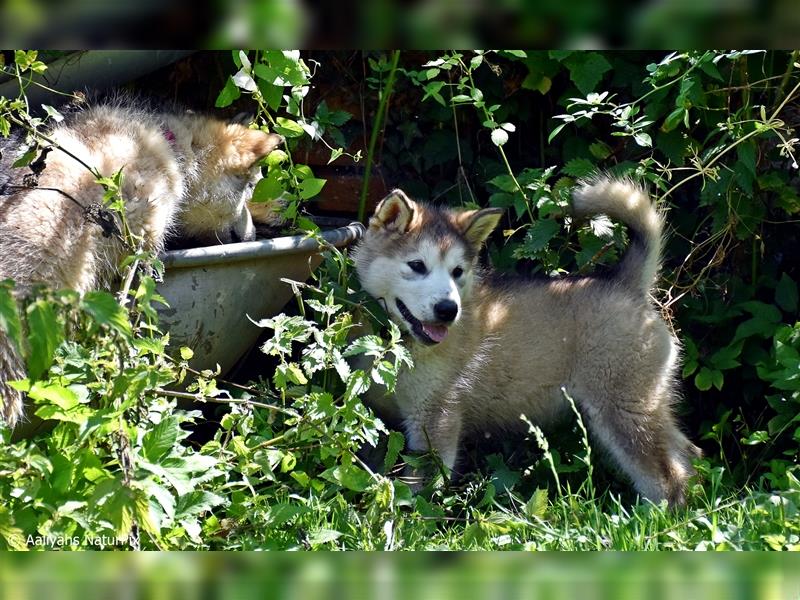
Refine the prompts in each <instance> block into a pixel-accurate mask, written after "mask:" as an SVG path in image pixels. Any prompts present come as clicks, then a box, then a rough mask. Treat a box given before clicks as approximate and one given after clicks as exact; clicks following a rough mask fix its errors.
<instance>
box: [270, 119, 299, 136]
mask: <svg viewBox="0 0 800 600" xmlns="http://www.w3.org/2000/svg"><path fill="white" fill-rule="evenodd" d="M275 131H276V132H277V133H280V134H281V135H283V136H285V137H287V138H297V137H302V136H303V135H305V129H303V127H302V125H300V123H298V122H297V121H294V120H292V119H287V118H286V117H278V118H277V119H276V125H275Z"/></svg>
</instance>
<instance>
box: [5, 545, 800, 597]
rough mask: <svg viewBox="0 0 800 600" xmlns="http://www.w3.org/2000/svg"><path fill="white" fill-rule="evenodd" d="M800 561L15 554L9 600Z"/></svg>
mask: <svg viewBox="0 0 800 600" xmlns="http://www.w3.org/2000/svg"><path fill="white" fill-rule="evenodd" d="M798 567H800V558H798V556H797V555H778V554H757V553H738V554H724V555H723V554H714V555H712V554H700V553H696V554H690V553H681V554H663V553H653V554H644V553H641V554H631V553H602V554H563V553H561V554H560V553H531V554H526V553H507V554H499V553H485V554H479V553H470V554H455V553H426V554H423V553H416V554H386V553H374V554H367V553H350V554H324V555H320V554H315V555H310V554H302V555H301V554H286V553H270V554H262V553H237V554H233V553H226V554H223V553H142V554H121V553H120V554H96V553H81V554H77V553H76V554H60V553H50V554H38V555H22V554H14V555H12V554H6V555H5V556H4V557H3V560H2V563H1V564H0V577H1V579H2V588H0V589H2V592H0V597H2V598H9V599H14V600H34V599H35V600H39V599H41V598H48V600H49V599H53V600H60V599H65V600H67V599H69V600H71V599H76V600H95V599H97V600H100V599H101V598H103V599H105V598H131V599H133V598H143V599H154V600H160V599H162V598H163V599H164V600H167V599H171V598H175V597H177V596H180V597H181V598H189V599H193V598H198V599H199V598H221V599H228V598H230V599H234V598H236V599H239V598H247V597H251V596H253V597H258V598H287V599H297V600H315V599H317V598H319V599H322V598H330V597H341V598H348V599H353V598H366V597H374V596H377V595H380V596H385V597H387V598H393V599H394V598H396V599H397V600H405V599H409V600H412V599H413V600H416V599H418V598H419V597H420V596H421V597H424V598H426V599H432V600H440V599H441V600H449V599H453V600H466V599H469V598H486V597H489V598H530V599H532V600H533V599H536V598H553V597H574V598H581V599H587V600H592V599H597V600H601V599H602V600H604V599H608V600H628V599H630V600H634V599H639V598H658V599H672V598H675V599H677V600H690V599H699V600H723V599H724V600H738V599H742V600H744V599H749V598H754V599H759V600H796V599H797V598H798V597H800V570H799V569H798ZM90 583H91V584H92V586H91V587H90V588H88V589H87V588H86V587H84V586H85V584H90Z"/></svg>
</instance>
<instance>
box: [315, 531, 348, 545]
mask: <svg viewBox="0 0 800 600" xmlns="http://www.w3.org/2000/svg"><path fill="white" fill-rule="evenodd" d="M342 535H344V534H343V533H342V532H341V531H335V530H333V529H325V528H321V529H317V530H316V531H314V532H312V533H311V534H309V536H308V543H309V544H311V545H312V546H321V545H322V544H328V543H330V542H334V541H336V540H338V539H339V538H340V537H342Z"/></svg>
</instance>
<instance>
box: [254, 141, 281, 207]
mask: <svg viewBox="0 0 800 600" xmlns="http://www.w3.org/2000/svg"><path fill="white" fill-rule="evenodd" d="M273 154H274V153H273ZM281 194H283V184H282V183H281V181H280V172H279V171H277V170H276V171H273V172H272V173H270V174H269V177H265V178H264V179H259V180H258V183H257V184H256V187H255V189H253V197H252V198H251V201H252V202H269V201H270V200H275V199H276V198H278V197H280V195H281Z"/></svg>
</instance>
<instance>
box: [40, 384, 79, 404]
mask: <svg viewBox="0 0 800 600" xmlns="http://www.w3.org/2000/svg"><path fill="white" fill-rule="evenodd" d="M28 396H30V398H31V399H32V400H34V401H35V402H51V403H53V404H55V405H56V406H58V407H59V408H61V409H63V410H70V409H72V408H75V407H76V406H78V402H79V401H78V396H77V395H76V394H75V392H73V391H72V390H71V389H69V388H65V387H62V386H60V385H55V384H52V385H42V384H39V383H34V384H33V386H32V387H31V389H30V391H29V392H28Z"/></svg>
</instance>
